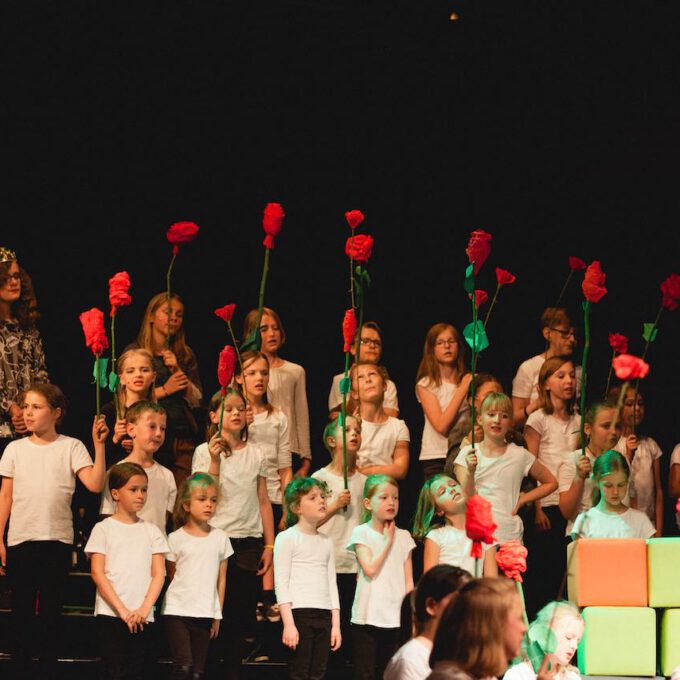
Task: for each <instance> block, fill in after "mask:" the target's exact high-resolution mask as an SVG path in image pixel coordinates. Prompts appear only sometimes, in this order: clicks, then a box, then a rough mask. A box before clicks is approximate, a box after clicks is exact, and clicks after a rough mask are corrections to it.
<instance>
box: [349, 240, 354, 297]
mask: <svg viewBox="0 0 680 680" xmlns="http://www.w3.org/2000/svg"><path fill="white" fill-rule="evenodd" d="M351 239H352V240H351V244H350V248H349V250H350V253H352V252H353V250H352V249H353V248H354V231H352V237H351ZM349 295H350V299H351V300H352V309H354V257H353V256H352V255H351V254H350V256H349Z"/></svg>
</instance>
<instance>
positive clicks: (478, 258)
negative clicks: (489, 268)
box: [465, 229, 492, 274]
mask: <svg viewBox="0 0 680 680" xmlns="http://www.w3.org/2000/svg"><path fill="white" fill-rule="evenodd" d="M491 238H492V236H491V234H487V233H486V232H485V231H484V230H483V229H477V230H476V231H473V232H472V234H471V235H470V240H469V241H468V245H467V248H466V249H465V252H466V253H467V256H468V260H469V262H470V264H474V273H475V274H477V272H478V271H479V270H480V269H481V267H482V265H483V264H484V263H485V262H486V258H487V257H489V253H490V252H491Z"/></svg>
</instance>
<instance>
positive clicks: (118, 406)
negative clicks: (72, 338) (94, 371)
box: [111, 314, 120, 420]
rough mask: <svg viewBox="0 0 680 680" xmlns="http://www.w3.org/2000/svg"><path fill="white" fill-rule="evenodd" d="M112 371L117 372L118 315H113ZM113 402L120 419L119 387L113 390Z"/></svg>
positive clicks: (117, 416)
mask: <svg viewBox="0 0 680 680" xmlns="http://www.w3.org/2000/svg"><path fill="white" fill-rule="evenodd" d="M111 372H112V373H115V372H116V315H115V314H114V315H113V316H112V317H111ZM113 403H114V405H115V407H116V419H117V420H120V403H119V401H118V387H116V389H115V390H114V392H113Z"/></svg>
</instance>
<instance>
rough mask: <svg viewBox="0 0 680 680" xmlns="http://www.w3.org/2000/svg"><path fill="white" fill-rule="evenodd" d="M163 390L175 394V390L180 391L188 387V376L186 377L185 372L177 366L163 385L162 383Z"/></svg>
mask: <svg viewBox="0 0 680 680" xmlns="http://www.w3.org/2000/svg"><path fill="white" fill-rule="evenodd" d="M163 387H164V389H165V391H166V392H167V393H168V394H175V392H181V391H182V390H185V389H186V388H187V387H189V378H187V376H186V373H185V372H184V371H181V370H180V369H179V368H178V369H177V370H176V371H175V372H174V373H173V374H172V375H171V376H170V377H169V378H168V380H167V382H166V383H165V385H163Z"/></svg>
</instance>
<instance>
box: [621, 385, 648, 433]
mask: <svg viewBox="0 0 680 680" xmlns="http://www.w3.org/2000/svg"><path fill="white" fill-rule="evenodd" d="M633 405H635V419H633ZM644 418H645V398H644V397H643V396H642V395H641V394H640V393H638V395H637V400H636V399H635V390H628V392H626V398H625V399H624V400H623V420H624V422H625V423H626V425H628V426H632V425H633V422H635V425H639V424H640V423H641V422H642V421H643V420H644Z"/></svg>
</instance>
